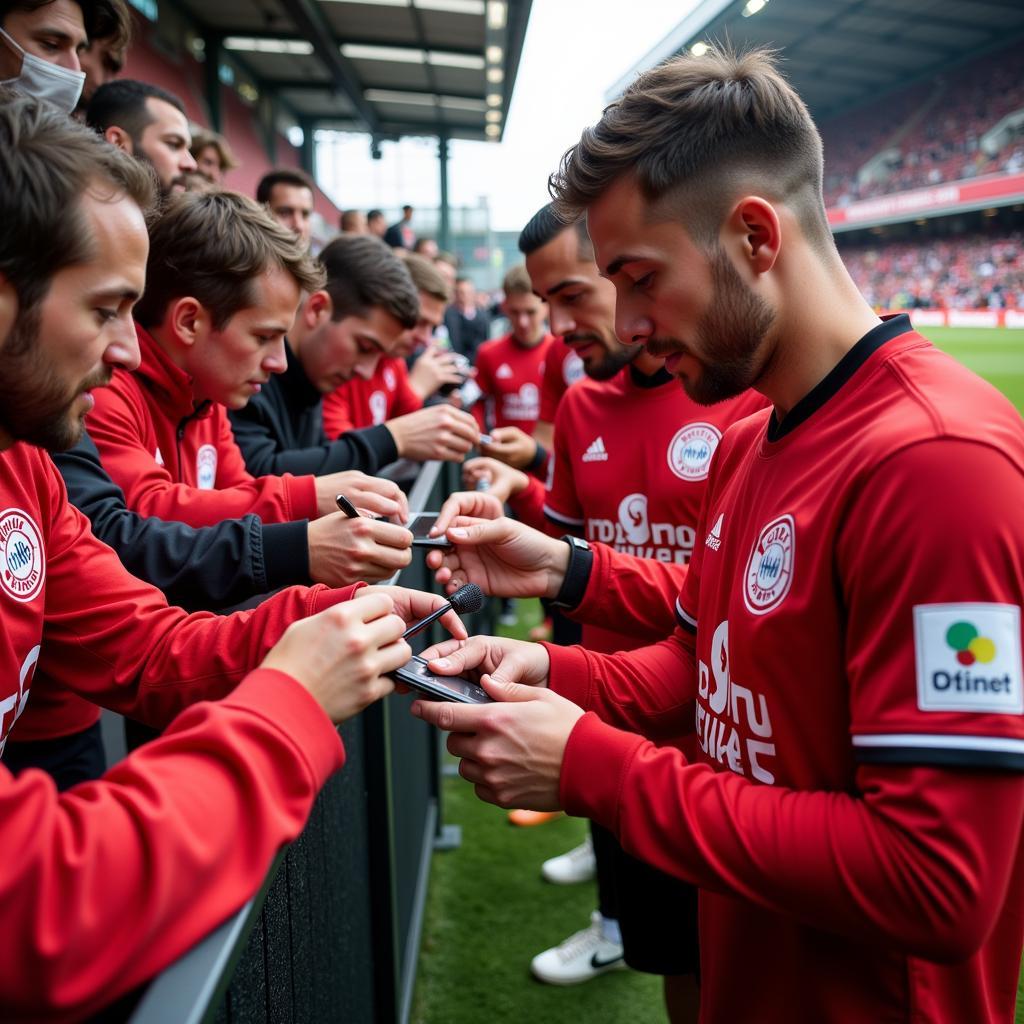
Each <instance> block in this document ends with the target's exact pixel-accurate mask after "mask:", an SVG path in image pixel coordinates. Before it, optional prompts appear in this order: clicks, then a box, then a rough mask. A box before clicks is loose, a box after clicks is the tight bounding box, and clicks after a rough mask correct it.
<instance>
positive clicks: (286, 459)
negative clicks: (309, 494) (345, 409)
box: [228, 401, 398, 476]
mask: <svg viewBox="0 0 1024 1024" xmlns="http://www.w3.org/2000/svg"><path fill="white" fill-rule="evenodd" d="M270 412H272V410H270V409H269V408H268V407H266V406H264V405H263V404H262V403H258V402H255V401H250V402H249V403H248V404H247V405H246V406H245V407H244V408H242V409H237V410H236V409H233V410H231V412H230V413H229V414H228V415H229V417H230V419H231V429H232V430H233V431H234V433H235V442H236V443H237V444H238V447H239V448H240V449H241V450H242V456H243V458H244V459H245V467H246V469H248V470H249V472H250V473H252V475H253V476H280V475H281V474H282V473H294V474H295V475H296V476H306V475H308V474H312V475H313V476H323V475H324V474H325V473H340V472H343V471H344V470H346V469H359V470H362V471H363V472H364V473H369V474H370V475H371V476H372V475H373V474H374V473H376V472H377V470H378V469H380V468H381V466H386V465H388V464H389V463H391V462H394V461H395V460H396V459H397V458H398V449H397V448H396V447H395V439H394V438H393V437H392V436H391V431H390V430H388V428H387V427H385V426H384V425H383V424H381V425H380V426H376V427H366V428H365V429H363V430H349V431H347V432H346V433H344V434H342V435H341V437H339V438H338V439H337V440H336V441H328V440H327V439H326V438H325V437H324V438H323V439H322V440H320V441H318V442H317V443H316V444H308V445H304V446H302V447H292V446H289V445H287V444H285V443H284V441H283V440H282V438H281V436H280V432H279V431H278V430H277V429H276V428H275V424H274V422H273V416H272V415H268V413H270ZM321 436H322V430H321Z"/></svg>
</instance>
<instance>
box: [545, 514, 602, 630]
mask: <svg viewBox="0 0 1024 1024" xmlns="http://www.w3.org/2000/svg"><path fill="white" fill-rule="evenodd" d="M562 540H564V541H565V543H566V544H568V545H569V564H568V565H567V566H566V568H565V579H564V580H562V585H561V586H560V587H559V588H558V593H557V594H556V595H555V597H554V600H553V601H552V602H551V604H552V606H553V607H555V608H564V609H566V610H568V611H571V610H572V609H573V608H575V607H577V605H579V603H580V602H581V601H582V600H583V595H584V594H585V593H586V592H587V584H588V583H589V582H590V570H591V569H592V568H593V567H594V552H593V551H591V550H590V545H589V544H588V543H587V542H586V541H585V540H584V539H583V538H582V537H574V536H573V535H572V534H570V533H567V534H565V536H563V537H562Z"/></svg>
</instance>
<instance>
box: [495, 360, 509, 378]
mask: <svg viewBox="0 0 1024 1024" xmlns="http://www.w3.org/2000/svg"><path fill="white" fill-rule="evenodd" d="M494 376H495V377H500V378H501V379H502V380H504V379H505V378H507V377H511V376H513V373H512V367H511V366H509V365H508V363H502V364H501V366H499V367H498V368H497V370H495V371H494Z"/></svg>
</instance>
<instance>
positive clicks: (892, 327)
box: [768, 313, 914, 441]
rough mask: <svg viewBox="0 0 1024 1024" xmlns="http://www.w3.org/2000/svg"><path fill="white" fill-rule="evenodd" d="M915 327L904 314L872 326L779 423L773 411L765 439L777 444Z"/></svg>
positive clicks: (887, 318)
mask: <svg viewBox="0 0 1024 1024" xmlns="http://www.w3.org/2000/svg"><path fill="white" fill-rule="evenodd" d="M913 329H914V328H913V327H912V326H911V323H910V317H909V316H907V314H906V313H899V314H897V315H896V316H890V317H886V318H885V319H884V320H883V321H882V322H881V323H880V324H879V325H878V326H877V327H872V328H871V330H870V331H868V333H867V334H865V335H864V337H863V338H861V339H860V341H858V342H857V344H856V345H854V346H853V348H851V349H850V351H849V352H847V353H846V355H845V356H843V358H842V359H840V360H839V362H838V363H836V365H835V366H833V367H832V369H831V370H830V371H829V372H828V374H827V375H826V376H825V377H824V378H823V379H822V380H821V381H819V382H818V383H817V384H816V385H815V386H814V387H813V388H811V390H810V391H808V392H807V394H806V395H804V397H803V398H801V399H800V401H799V402H797V403H796V405H794V406H793V408H792V409H790V411H789V414H788V415H787V416H786V417H785V418H784V419H783V420H782V422H781V423H780V422H779V421H778V420H777V419H776V418H775V411H774V410H773V411H772V414H771V416H770V417H769V419H768V440H769V441H779V440H781V439H782V438H784V437H785V436H786V435H787V434H791V433H792V432H793V431H794V430H796V428H797V427H799V426H800V424H801V423H803V422H804V421H805V420H807V419H809V418H810V417H811V416H813V415H814V413H816V412H817V411H818V410H819V409H820V408H821V407H822V406H823V405H824V404H825V403H826V402H827V401H828V400H829V399H830V398H833V397H834V396H835V395H836V394H838V392H839V391H840V389H841V388H842V387H843V385H844V384H846V382H847V381H848V380H849V379H850V378H851V377H852V376H853V375H854V374H855V373H856V372H857V371H858V370H859V369H860V368H861V367H862V366H863V365H864V364H865V363H866V362H867V361H868V359H870V358H871V356H872V355H873V354H874V353H875V352H877V351H878V350H879V349H880V348H881V347H882V346H883V345H884V344H885V343H886V342H888V341H892V339H893V338H898V337H900V336H901V335H903V334H907V333H908V332H909V331H912V330H913Z"/></svg>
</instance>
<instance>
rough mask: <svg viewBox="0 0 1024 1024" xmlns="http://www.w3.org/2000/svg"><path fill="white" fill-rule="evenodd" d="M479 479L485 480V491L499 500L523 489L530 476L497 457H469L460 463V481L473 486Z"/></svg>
mask: <svg viewBox="0 0 1024 1024" xmlns="http://www.w3.org/2000/svg"><path fill="white" fill-rule="evenodd" d="M481 480H486V481H487V491H488V493H490V494H493V495H494V496H495V497H496V498H497V499H498V500H499V501H508V499H509V498H511V497H512V496H513V495H514V494H519V492H520V491H525V490H526V488H527V487H528V486H529V485H530V478H529V477H528V476H527V475H526V474H525V473H524V472H523V471H522V470H519V469H513V468H512V467H511V466H506V465H505V463H504V462H499V461H498V460H497V459H488V458H477V459H469V460H468V461H467V462H465V463H463V465H462V482H463V484H465V486H466V487H471V488H475V487H477V486H478V485H479V483H480V481H481Z"/></svg>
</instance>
